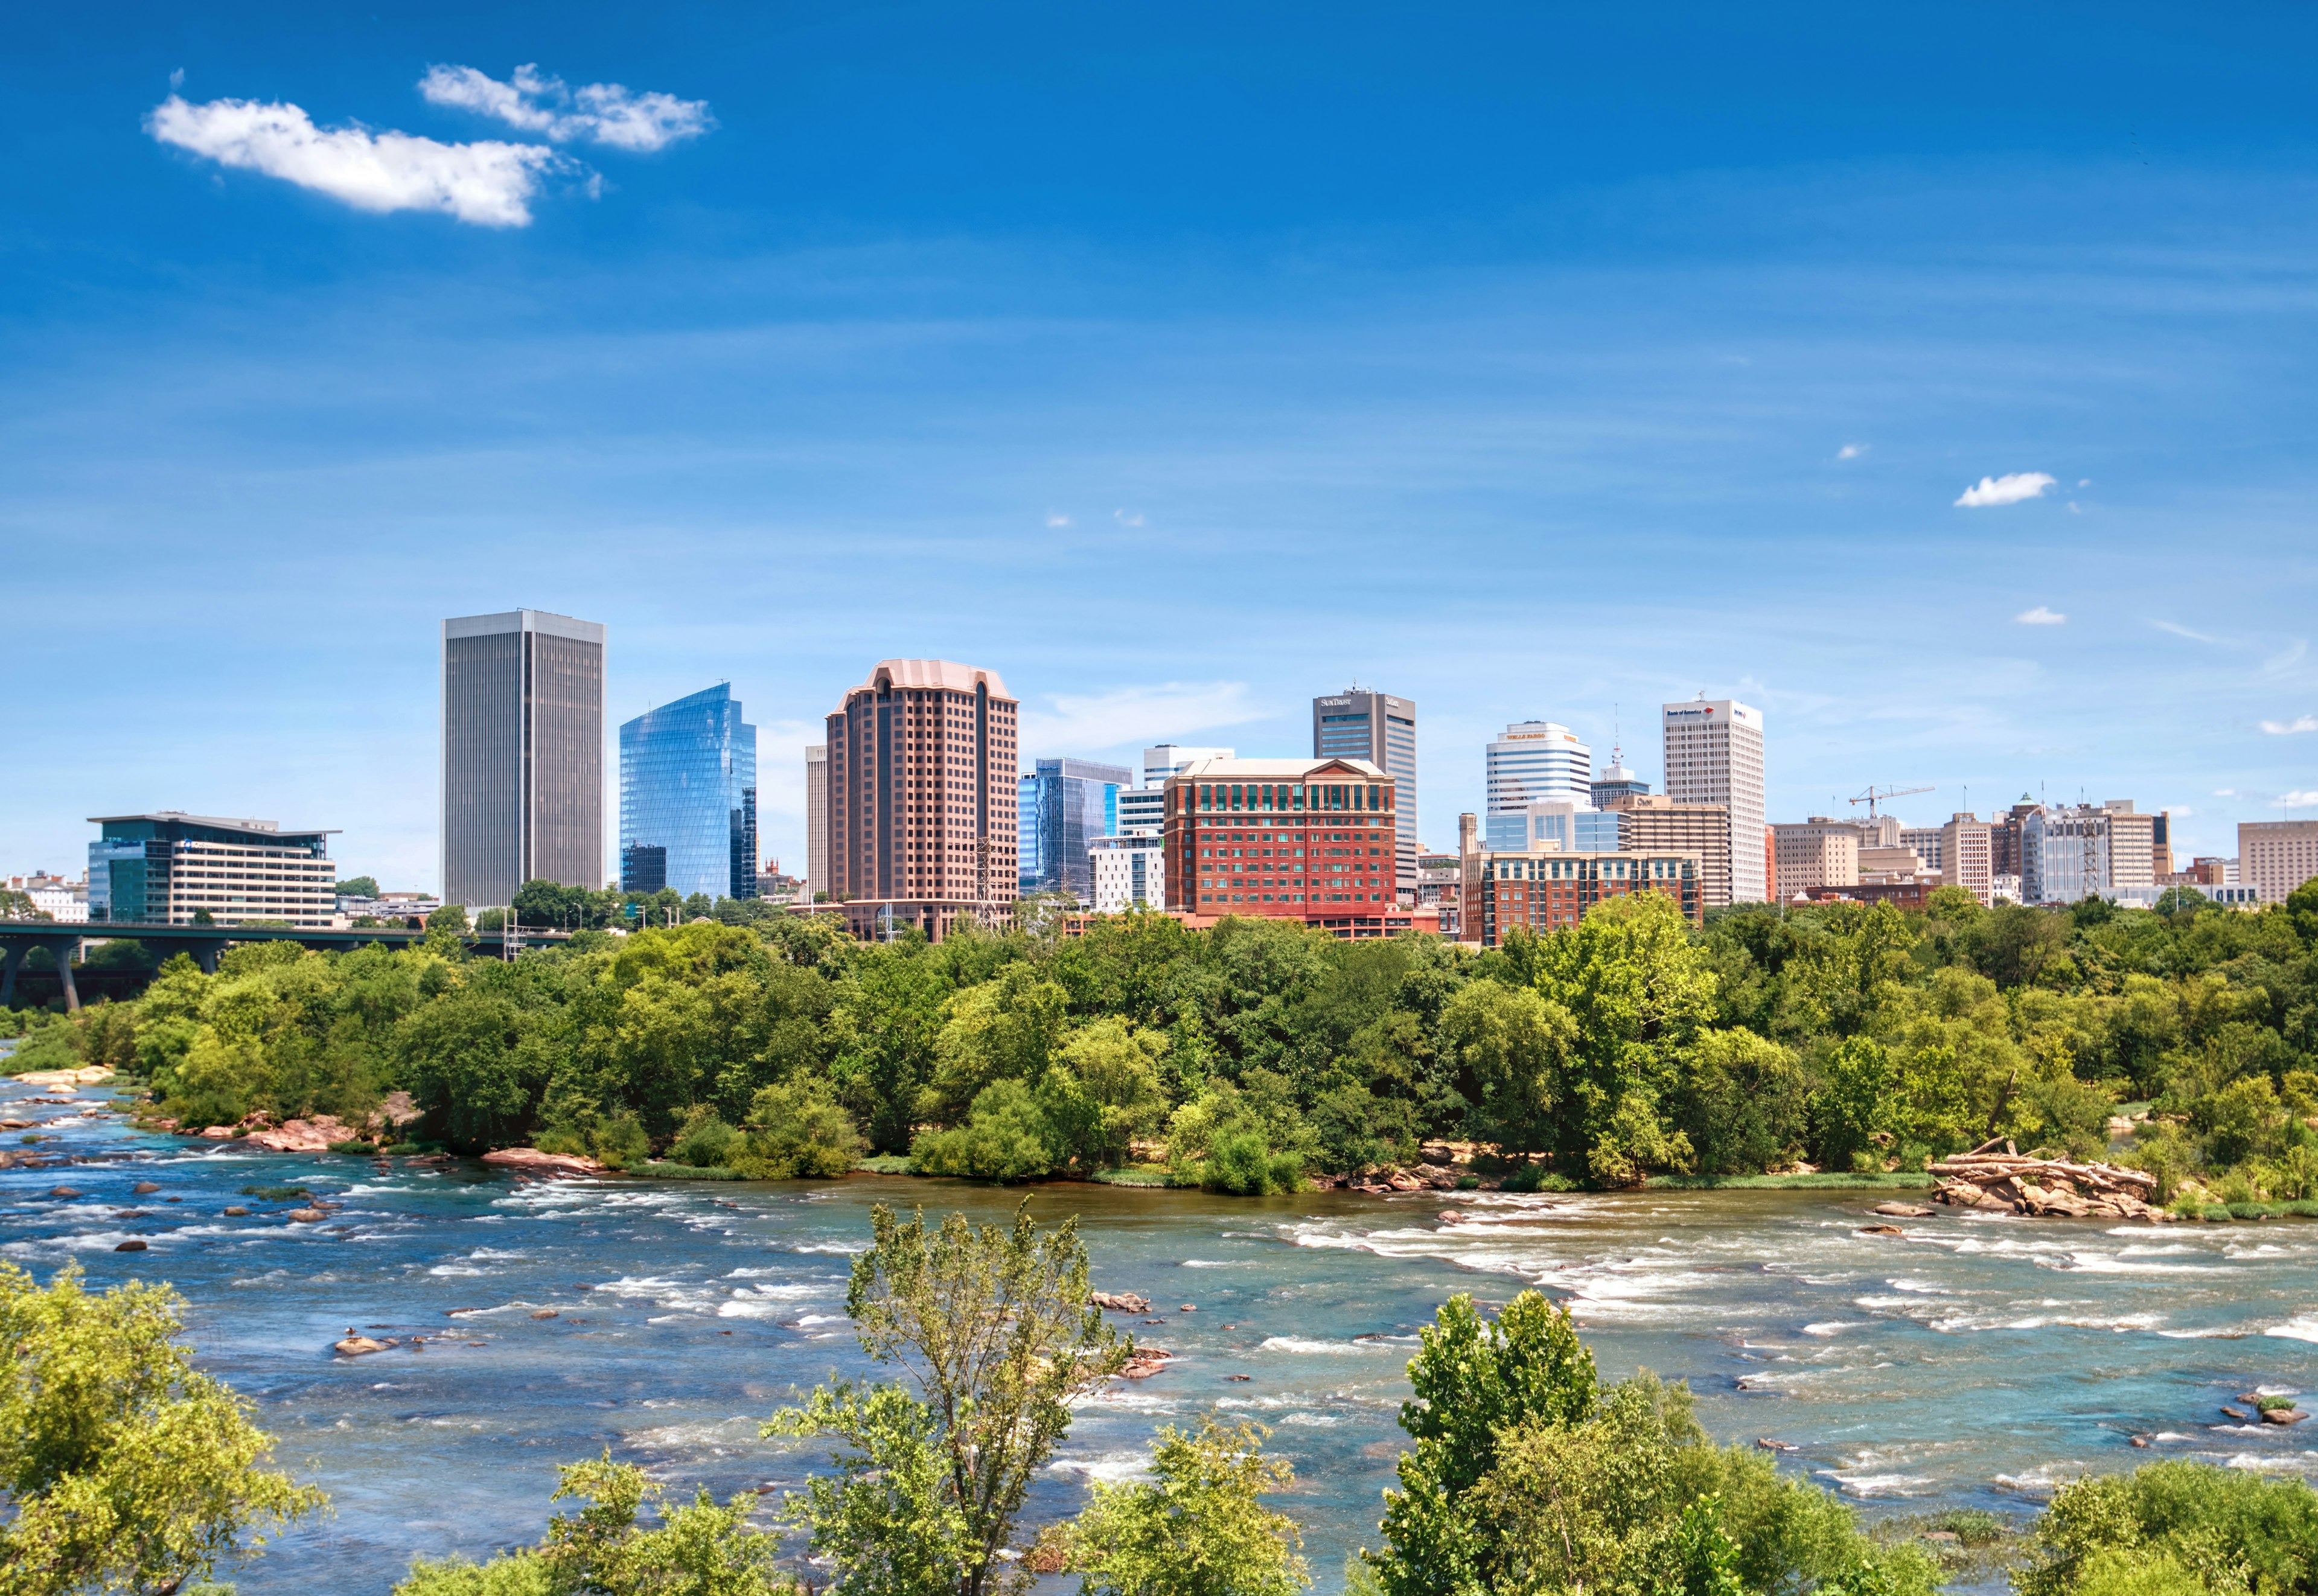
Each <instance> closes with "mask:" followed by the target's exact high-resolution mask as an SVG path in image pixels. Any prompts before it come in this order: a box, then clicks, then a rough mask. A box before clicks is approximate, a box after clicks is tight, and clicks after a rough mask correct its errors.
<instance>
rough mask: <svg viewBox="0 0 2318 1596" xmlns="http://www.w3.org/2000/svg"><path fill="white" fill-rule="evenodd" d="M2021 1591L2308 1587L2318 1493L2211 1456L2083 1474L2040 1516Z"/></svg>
mask: <svg viewBox="0 0 2318 1596" xmlns="http://www.w3.org/2000/svg"><path fill="white" fill-rule="evenodd" d="M2035 1538H2036V1543H2037V1547H2038V1551H2039V1553H2040V1556H2039V1557H2038V1559H2037V1561H2036V1563H2035V1565H2033V1566H2031V1567H2028V1568H2026V1569H2023V1570H2021V1571H2020V1572H2019V1573H2018V1574H2017V1575H2016V1576H2015V1584H2016V1586H2017V1589H2018V1590H2019V1591H2020V1592H2021V1593H2022V1596H2173V1592H2197V1593H2200V1596H2202V1593H2205V1592H2214V1593H2215V1596H2220V1593H2224V1592H2256V1591H2258V1592H2298V1591H2307V1590H2309V1589H2310V1588H2311V1582H2312V1577H2313V1574H2314V1571H2318V1492H2314V1491H2312V1489H2311V1488H2310V1486H2309V1484H2307V1483H2306V1482H2305V1481H2302V1480H2299V1479H2291V1480H2280V1479H2264V1478H2262V1477H2261V1476H2260V1475H2251V1474H2248V1473H2246V1472H2244V1471H2243V1470H2240V1469H2233V1468H2220V1467H2216V1466H2214V1465H2212V1464H2208V1463H2191V1462H2186V1461H2182V1462H2167V1463H2152V1464H2151V1465H2149V1466H2147V1467H2145V1468H2139V1469H2135V1470H2134V1472H2133V1473H2131V1474H2129V1475H2101V1476H2098V1477H2095V1478H2091V1479H2083V1480H2077V1481H2074V1482H2072V1483H2071V1484H2067V1485H2064V1486H2062V1488H2061V1489H2060V1491H2059V1492H2057V1493H2054V1495H2053V1501H2052V1503H2051V1505H2050V1506H2048V1507H2047V1508H2046V1509H2045V1510H2044V1514H2043V1516H2042V1517H2040V1518H2039V1519H2038V1520H2036V1526H2035Z"/></svg>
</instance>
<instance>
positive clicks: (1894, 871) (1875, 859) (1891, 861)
mask: <svg viewBox="0 0 2318 1596" xmlns="http://www.w3.org/2000/svg"><path fill="white" fill-rule="evenodd" d="M1857 867H1858V870H1859V881H1860V883H1861V884H1864V883H1868V882H1893V881H1901V880H1905V881H1915V880H1917V879H1918V878H1919V877H1920V878H1923V879H1926V880H1928V879H1930V878H1931V877H1933V876H1936V875H1937V874H1939V872H1938V871H1936V870H1931V869H1927V868H1926V867H1925V865H1924V861H1923V860H1922V859H1921V858H1919V857H1918V856H1917V854H1916V850H1915V849H1914V848H1911V847H1899V846H1897V845H1894V846H1892V847H1882V846H1881V845H1880V844H1874V843H1864V844H1862V845H1861V846H1860V849H1859V862H1858V866H1857Z"/></svg>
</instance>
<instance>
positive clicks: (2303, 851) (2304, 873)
mask: <svg viewBox="0 0 2318 1596" xmlns="http://www.w3.org/2000/svg"><path fill="white" fill-rule="evenodd" d="M2314 878H2318V820H2240V821H2239V822H2238V881H2239V882H2240V883H2241V884H2242V885H2245V886H2250V887H2253V888H2255V889H2256V890H2258V891H2259V892H2260V893H2261V901H2263V902H2265V903H2283V902H2285V901H2286V900H2287V896H2288V895H2289V894H2291V893H2292V892H2293V891H2294V889H2295V888H2296V887H2298V886H2300V885H2301V884H2302V883H2304V882H2306V881H2309V880H2312V879H2314Z"/></svg>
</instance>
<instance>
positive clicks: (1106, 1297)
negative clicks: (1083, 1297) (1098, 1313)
mask: <svg viewBox="0 0 2318 1596" xmlns="http://www.w3.org/2000/svg"><path fill="white" fill-rule="evenodd" d="M1087 1305H1088V1306H1090V1307H1096V1308H1106V1309H1108V1310H1110V1312H1111V1313H1114V1314H1147V1313H1149V1312H1150V1311H1151V1299H1150V1298H1149V1297H1147V1296H1137V1295H1136V1294H1135V1293H1134V1292H1132V1291H1090V1292H1088V1293H1087Z"/></svg>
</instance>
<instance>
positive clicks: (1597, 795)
mask: <svg viewBox="0 0 2318 1596" xmlns="http://www.w3.org/2000/svg"><path fill="white" fill-rule="evenodd" d="M1587 790H1588V791H1589V792H1591V793H1592V794H1593V795H1594V807H1595V808H1596V809H1615V808H1617V807H1618V805H1619V803H1620V802H1622V800H1624V799H1628V798H1644V797H1648V796H1649V791H1650V784H1649V783H1648V782H1646V781H1644V780H1643V779H1642V778H1641V777H1640V776H1636V775H1635V774H1634V773H1633V772H1632V771H1631V770H1629V769H1627V768H1626V762H1625V760H1624V759H1622V758H1619V757H1618V756H1617V755H1615V754H1613V755H1612V756H1611V758H1610V768H1609V769H1607V770H1605V771H1604V772H1603V773H1602V774H1601V775H1599V776H1595V778H1594V779H1593V781H1592V782H1590V783H1589V784H1587Z"/></svg>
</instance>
